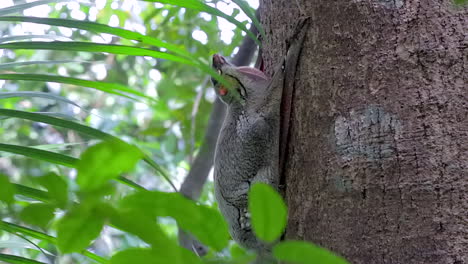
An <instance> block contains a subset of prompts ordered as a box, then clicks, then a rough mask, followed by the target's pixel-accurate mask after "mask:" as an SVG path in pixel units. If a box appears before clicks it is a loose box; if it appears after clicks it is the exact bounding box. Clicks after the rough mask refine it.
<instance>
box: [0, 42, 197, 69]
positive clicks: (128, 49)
mask: <svg viewBox="0 0 468 264" xmlns="http://www.w3.org/2000/svg"><path fill="white" fill-rule="evenodd" d="M0 49H32V50H38V49H42V50H68V51H87V52H106V53H112V54H123V55H131V56H150V57H153V58H160V59H165V60H170V61H175V62H179V63H182V64H187V65H192V66H193V65H195V64H194V62H193V61H191V60H188V59H186V58H182V57H179V56H176V55H172V54H168V53H165V52H160V51H155V50H152V49H145V48H138V47H133V46H124V45H115V44H102V43H91V42H76V41H51V42H45V41H28V42H10V43H4V44H0Z"/></svg>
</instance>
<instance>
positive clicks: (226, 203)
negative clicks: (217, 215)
mask: <svg viewBox="0 0 468 264" xmlns="http://www.w3.org/2000/svg"><path fill="white" fill-rule="evenodd" d="M213 67H214V68H215V69H216V70H217V71H218V72H219V73H220V74H221V76H223V78H225V79H226V80H227V81H228V82H229V83H231V84H232V86H231V87H225V86H224V85H222V84H220V83H218V82H216V81H215V80H214V81H213V84H214V87H215V90H216V93H217V94H218V96H219V97H220V98H221V100H222V101H223V102H224V103H225V104H226V105H227V114H226V118H225V120H224V124H223V126H222V128H221V131H220V134H219V137H218V143H217V146H216V153H215V159H214V185H215V186H214V188H215V197H216V200H217V202H218V205H219V208H220V210H221V213H222V214H223V215H224V217H225V218H226V220H227V222H228V224H229V229H230V233H231V236H232V238H233V239H234V240H235V241H236V242H238V243H239V244H240V245H241V246H243V247H245V248H247V249H252V250H255V251H257V252H264V251H269V248H268V246H267V245H266V244H265V243H263V242H262V241H260V240H259V239H257V238H256V236H255V235H254V233H253V230H252V228H251V225H250V219H249V217H250V215H249V213H248V211H247V194H248V192H249V189H250V187H251V185H252V184H254V183H256V182H263V183H266V184H269V185H271V186H273V187H274V188H275V189H277V188H278V150H279V148H278V139H279V135H278V133H279V121H280V119H279V118H280V115H279V109H280V101H281V100H280V97H281V93H278V95H279V98H276V100H274V103H273V104H272V103H271V102H267V101H266V100H269V98H270V96H268V95H271V93H272V92H274V91H272V90H271V89H270V86H269V84H270V80H269V78H268V77H267V76H266V75H265V74H264V73H263V72H261V71H259V70H257V69H255V68H250V67H235V66H233V65H231V64H229V63H228V62H227V61H226V59H225V58H223V57H222V56H220V55H218V54H215V55H214V56H213Z"/></svg>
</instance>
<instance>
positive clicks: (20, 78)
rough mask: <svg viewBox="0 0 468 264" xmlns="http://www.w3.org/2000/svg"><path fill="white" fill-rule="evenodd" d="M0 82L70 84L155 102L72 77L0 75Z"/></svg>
mask: <svg viewBox="0 0 468 264" xmlns="http://www.w3.org/2000/svg"><path fill="white" fill-rule="evenodd" d="M0 45H1V44H0ZM0 80H16V81H40V82H56V83H64V84H71V85H77V86H83V87H89V88H94V89H96V90H100V91H103V92H106V93H110V94H115V95H119V96H122V97H126V98H129V99H132V100H136V99H135V98H133V97H131V96H129V95H127V94H126V93H128V94H132V95H136V96H139V97H142V98H146V99H149V100H152V101H155V99H154V98H152V97H149V96H146V95H145V94H144V93H142V92H139V91H136V90H134V89H130V88H128V87H126V86H124V85H121V84H117V83H105V82H97V81H89V80H83V79H78V78H73V77H64V76H58V75H49V74H30V73H8V74H0Z"/></svg>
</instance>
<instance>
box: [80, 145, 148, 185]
mask: <svg viewBox="0 0 468 264" xmlns="http://www.w3.org/2000/svg"><path fill="white" fill-rule="evenodd" d="M142 158H143V153H142V152H141V151H140V150H139V149H138V148H137V147H135V146H132V145H130V144H127V143H125V142H123V141H121V140H108V141H105V142H101V143H99V144H96V145H94V146H92V147H90V148H88V149H87V150H86V151H85V152H84V153H83V154H82V155H81V160H80V161H79V162H78V164H77V170H78V176H77V180H76V182H77V183H78V185H80V187H81V189H82V190H93V189H97V188H99V187H102V186H103V185H104V184H105V183H107V182H108V181H109V180H112V179H115V178H117V177H118V176H119V175H120V174H121V173H124V172H129V171H131V170H132V169H133V168H134V167H135V165H136V163H137V162H138V161H139V160H140V159H142Z"/></svg>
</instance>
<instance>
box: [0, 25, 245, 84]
mask: <svg viewBox="0 0 468 264" xmlns="http://www.w3.org/2000/svg"><path fill="white" fill-rule="evenodd" d="M249 32H250V31H249ZM0 49H31V50H38V49H43V50H67V51H86V52H106V53H112V54H123V55H131V56H150V57H153V58H160V59H166V60H170V61H174V62H179V63H182V64H186V65H190V66H197V67H199V68H200V69H201V70H202V71H204V72H206V73H208V74H210V75H211V76H212V77H213V78H215V79H216V80H217V81H219V82H220V83H222V84H224V85H229V83H228V82H227V81H226V80H225V79H224V78H223V77H222V76H221V75H220V74H219V73H217V72H216V71H215V70H214V69H213V68H212V67H210V66H209V65H206V64H204V63H200V62H199V61H198V60H194V59H186V58H185V57H180V56H175V55H172V54H168V53H164V52H159V51H155V50H151V49H144V48H138V47H132V46H124V45H114V44H100V43H89V42H75V41H65V42H62V41H52V42H45V41H28V42H11V43H4V44H0ZM114 93H115V92H114Z"/></svg>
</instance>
